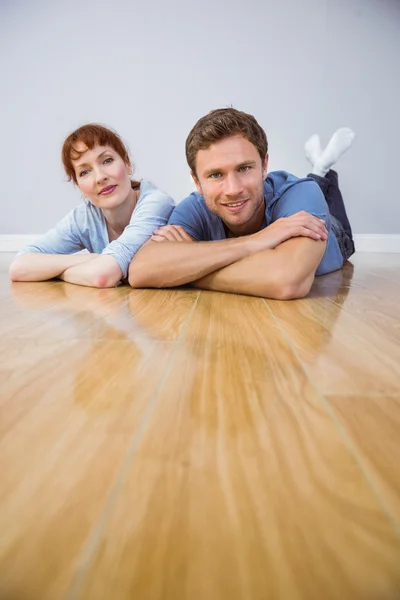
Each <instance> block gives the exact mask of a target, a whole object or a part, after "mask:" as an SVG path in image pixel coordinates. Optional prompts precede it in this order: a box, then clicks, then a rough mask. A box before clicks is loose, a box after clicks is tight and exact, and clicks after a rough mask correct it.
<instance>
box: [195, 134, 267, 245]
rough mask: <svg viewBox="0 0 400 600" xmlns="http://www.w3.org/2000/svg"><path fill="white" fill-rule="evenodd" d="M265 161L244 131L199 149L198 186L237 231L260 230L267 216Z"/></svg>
mask: <svg viewBox="0 0 400 600" xmlns="http://www.w3.org/2000/svg"><path fill="white" fill-rule="evenodd" d="M267 164H268V155H267V156H266V157H265V160H264V163H263V162H262V161H261V158H260V155H259V153H258V150H257V148H256V147H255V146H254V145H253V144H252V143H251V142H249V141H248V140H247V139H246V138H244V137H243V136H242V135H235V136H232V137H229V138H226V139H224V140H221V141H220V142H216V143H215V144H212V145H211V146H209V147H208V148H207V149H206V150H199V152H198V153H197V156H196V175H195V174H194V173H192V176H193V180H194V182H195V184H196V187H197V190H198V191H199V193H200V194H202V195H203V196H204V200H205V202H206V204H207V207H208V208H209V209H210V211H211V212H213V213H214V214H215V215H217V216H218V217H220V218H221V219H222V220H223V221H224V223H225V225H226V226H227V228H228V229H229V230H230V231H231V233H232V234H233V235H245V234H249V233H254V232H255V231H257V230H258V229H259V228H260V227H261V225H262V222H263V220H264V213H265V205H264V179H265V177H266V173H267Z"/></svg>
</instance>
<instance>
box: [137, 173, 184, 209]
mask: <svg viewBox="0 0 400 600" xmlns="http://www.w3.org/2000/svg"><path fill="white" fill-rule="evenodd" d="M149 197H151V199H152V200H154V201H155V202H160V203H162V204H168V205H171V206H174V204H175V203H174V200H173V199H172V198H171V196H170V195H169V194H167V193H166V192H164V191H163V190H160V188H158V187H157V186H155V185H154V183H152V182H151V181H147V180H146V179H142V180H141V182H140V194H139V199H138V204H140V203H141V202H143V201H144V200H145V199H149Z"/></svg>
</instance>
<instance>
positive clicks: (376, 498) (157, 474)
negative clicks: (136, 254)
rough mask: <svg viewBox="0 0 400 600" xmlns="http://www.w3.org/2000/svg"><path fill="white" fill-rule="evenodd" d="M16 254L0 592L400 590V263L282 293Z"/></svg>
mask: <svg viewBox="0 0 400 600" xmlns="http://www.w3.org/2000/svg"><path fill="white" fill-rule="evenodd" d="M9 262H10V257H9V256H7V255H2V256H0V301H1V302H0V307H1V308H0V311H1V321H0V435H1V442H0V472H1V486H0V531H1V545H0V598H1V599H2V600H5V599H8V600H14V599H15V600H17V599H18V600H60V599H64V598H65V599H66V600H67V599H68V600H72V599H74V600H75V599H90V600H91V599H93V600H100V599H105V600H111V599H112V600H125V599H126V600H128V599H129V600H131V599H135V600H136V599H137V600H161V599H163V600H186V599H188V600H238V599H240V600H242V599H243V600H244V599H246V600H269V599H273V600H275V599H283V600H286V599H287V600H297V599H301V600H303V599H304V600H313V599H316V600H331V599H335V600H336V599H337V600H347V599H349V600H358V599H368V600H375V599H376V600H378V599H379V600H381V599H398V598H399V597H400V527H399V523H400V255H395V254H392V255H390V254H388V255H372V254H359V255H356V256H355V258H354V261H353V263H354V266H353V265H352V264H350V263H348V264H347V265H346V267H345V268H344V269H343V270H342V271H340V272H337V273H333V274H331V275H328V276H324V277H321V278H319V279H318V280H317V281H316V283H315V285H314V287H313V290H312V292H311V294H310V296H309V297H308V298H306V299H304V300H298V301H293V302H279V301H270V300H263V299H261V298H249V297H244V296H233V295H229V294H218V293H212V292H198V291H197V290H193V289H189V288H187V289H179V290H142V291H140V290H138V291H136V290H132V289H130V288H129V287H128V286H122V287H120V288H116V289H111V290H96V289H88V288H82V287H78V286H73V285H69V284H64V283H62V282H57V281H52V282H46V283H34V284H25V283H14V284H11V283H10V282H9V281H8V276H7V265H8V263H9Z"/></svg>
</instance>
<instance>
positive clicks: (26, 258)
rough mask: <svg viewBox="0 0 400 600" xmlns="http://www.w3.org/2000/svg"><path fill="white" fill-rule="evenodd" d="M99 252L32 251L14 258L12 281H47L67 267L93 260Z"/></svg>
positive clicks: (11, 267)
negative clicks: (61, 252) (49, 252)
mask: <svg viewBox="0 0 400 600" xmlns="http://www.w3.org/2000/svg"><path fill="white" fill-rule="evenodd" d="M96 256H98V255H97V254H87V253H82V254H81V253H79V254H42V253H40V252H30V253H28V254H22V255H21V256H18V257H17V258H16V259H14V260H13V262H12V263H11V266H10V278H11V280H12V281H47V280H48V279H53V278H54V277H59V276H60V275H61V274H62V273H63V272H64V271H65V270H66V269H68V268H70V267H73V266H75V265H79V264H81V263H84V262H87V261H91V260H93V258H95V257H96Z"/></svg>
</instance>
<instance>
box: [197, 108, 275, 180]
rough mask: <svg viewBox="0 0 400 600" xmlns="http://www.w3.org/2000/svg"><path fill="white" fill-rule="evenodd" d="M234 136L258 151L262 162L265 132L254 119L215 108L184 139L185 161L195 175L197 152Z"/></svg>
mask: <svg viewBox="0 0 400 600" xmlns="http://www.w3.org/2000/svg"><path fill="white" fill-rule="evenodd" d="M234 135H242V136H243V137H244V138H246V140H248V141H249V142H251V143H252V144H253V145H254V146H255V147H256V148H257V150H258V153H259V155H260V158H261V160H262V162H264V159H265V156H266V154H267V153H268V141H267V136H266V134H265V131H264V129H263V128H262V127H260V125H259V124H258V123H257V121H256V119H255V118H254V117H253V116H252V115H249V114H247V113H245V112H242V111H240V110H236V109H235V108H217V109H216V110H212V111H211V112H209V113H208V114H207V115H205V116H204V117H202V118H201V119H199V120H198V121H197V123H196V125H195V126H194V127H193V129H192V131H191V132H190V133H189V135H188V137H187V139H186V160H187V162H188V165H189V167H190V170H191V171H192V172H193V173H194V174H196V157H197V153H198V151H199V150H206V149H207V148H208V147H209V146H211V144H214V143H215V142H219V141H220V140H223V139H225V138H228V137H232V136H234Z"/></svg>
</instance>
